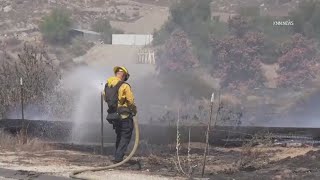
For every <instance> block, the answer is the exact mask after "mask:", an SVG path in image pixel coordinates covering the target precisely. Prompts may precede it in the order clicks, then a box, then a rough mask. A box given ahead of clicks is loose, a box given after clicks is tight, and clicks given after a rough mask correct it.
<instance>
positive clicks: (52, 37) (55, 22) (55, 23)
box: [40, 9, 72, 43]
mask: <svg viewBox="0 0 320 180" xmlns="http://www.w3.org/2000/svg"><path fill="white" fill-rule="evenodd" d="M71 24H72V23H71V18H70V13H69V12H68V11H67V10H65V9H54V10H53V11H52V12H51V13H50V14H49V15H47V16H45V17H44V18H43V21H42V22H41V24H40V30H41V33H42V35H43V37H44V39H45V40H47V41H48V42H51V43H65V42H68V41H69V30H70V28H71Z"/></svg>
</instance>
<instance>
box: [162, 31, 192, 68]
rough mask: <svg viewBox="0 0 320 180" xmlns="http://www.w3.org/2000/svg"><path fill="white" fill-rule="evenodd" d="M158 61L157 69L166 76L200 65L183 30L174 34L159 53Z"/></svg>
mask: <svg viewBox="0 0 320 180" xmlns="http://www.w3.org/2000/svg"><path fill="white" fill-rule="evenodd" d="M157 59H158V60H157V68H158V70H159V71H160V73H164V74H166V73H167V72H182V71H184V70H188V69H190V68H192V67H193V66H194V65H196V64H197V63H198V60H197V59H196V57H195V56H194V54H193V52H192V46H191V43H190V41H189V39H188V36H187V34H186V33H185V32H184V31H181V30H177V31H175V32H173V33H172V35H171V37H170V39H169V40H168V41H166V43H165V45H164V47H163V48H162V49H160V50H159V51H158V52H157Z"/></svg>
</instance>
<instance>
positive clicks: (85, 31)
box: [71, 28, 100, 35]
mask: <svg viewBox="0 0 320 180" xmlns="http://www.w3.org/2000/svg"><path fill="white" fill-rule="evenodd" d="M71 30H73V31H79V32H83V33H85V34H95V35H100V33H98V32H95V31H89V30H85V29H76V28H73V29H71Z"/></svg>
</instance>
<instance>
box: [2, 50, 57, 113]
mask: <svg viewBox="0 0 320 180" xmlns="http://www.w3.org/2000/svg"><path fill="white" fill-rule="evenodd" d="M18 57H19V58H18V59H17V60H15V59H12V58H11V57H10V56H6V57H4V58H7V59H5V60H4V61H3V64H1V66H0V84H1V86H0V100H1V103H0V118H3V117H6V115H7V114H6V113H10V110H14V109H16V108H20V99H21V90H20V78H22V80H23V89H24V90H23V92H24V93H23V95H24V102H25V104H37V105H38V106H37V107H42V105H43V104H44V103H46V98H47V97H48V95H49V94H53V92H54V89H55V87H56V85H57V84H58V83H59V79H60V72H59V70H58V68H57V66H55V65H54V64H53V63H52V61H51V60H50V59H49V57H48V54H47V53H46V50H45V48H44V47H43V46H40V45H31V44H25V45H24V47H23V49H22V51H21V53H20V54H19V56H18ZM8 58H9V59H8ZM12 61H13V62H12ZM14 61H16V62H14Z"/></svg>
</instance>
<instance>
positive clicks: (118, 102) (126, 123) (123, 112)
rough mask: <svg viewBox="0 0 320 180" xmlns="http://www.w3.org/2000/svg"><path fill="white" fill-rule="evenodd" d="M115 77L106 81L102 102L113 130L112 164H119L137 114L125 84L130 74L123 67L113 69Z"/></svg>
mask: <svg viewBox="0 0 320 180" xmlns="http://www.w3.org/2000/svg"><path fill="white" fill-rule="evenodd" d="M113 71H114V74H115V76H114V77H110V78H109V79H108V80H107V83H106V84H105V88H104V100H105V101H106V102H107V104H108V115H107V121H108V122H109V123H110V124H112V125H113V129H115V132H116V135H117V138H116V150H115V159H114V161H113V162H114V163H118V162H121V161H122V160H123V157H124V154H125V152H126V150H127V147H128V145H129V143H130V140H131V136H132V131H133V117H134V116H135V115H136V114H137V108H136V105H135V101H134V95H133V92H132V90H131V87H130V85H129V84H128V83H127V82H126V81H127V80H128V79H129V77H130V74H129V72H128V70H127V69H126V68H125V67H119V66H117V67H114V69H113Z"/></svg>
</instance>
